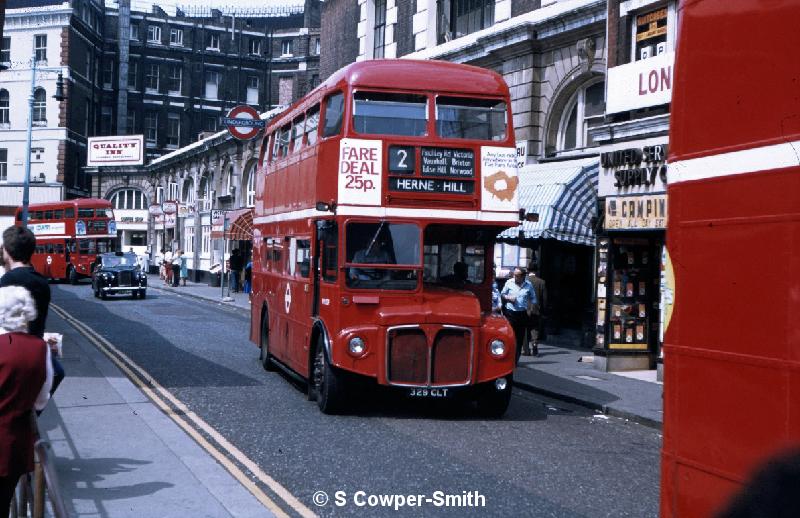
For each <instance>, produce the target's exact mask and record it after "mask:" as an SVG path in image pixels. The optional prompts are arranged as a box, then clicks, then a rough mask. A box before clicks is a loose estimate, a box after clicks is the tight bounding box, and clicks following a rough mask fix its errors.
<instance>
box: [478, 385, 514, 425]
mask: <svg viewBox="0 0 800 518" xmlns="http://www.w3.org/2000/svg"><path fill="white" fill-rule="evenodd" d="M506 383H507V385H506V388H505V390H497V389H496V388H495V387H487V388H486V392H485V393H483V394H482V395H480V396H478V398H477V399H476V400H475V404H476V406H477V407H478V415H480V416H481V417H486V418H490V419H499V418H501V417H503V414H505V413H506V410H508V404H509V403H510V402H511V387H512V386H513V382H512V380H511V376H507V377H506Z"/></svg>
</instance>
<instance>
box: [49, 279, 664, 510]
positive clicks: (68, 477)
mask: <svg viewBox="0 0 800 518" xmlns="http://www.w3.org/2000/svg"><path fill="white" fill-rule="evenodd" d="M149 290H164V291H169V292H172V293H174V294H176V295H179V296H185V297H192V298H196V299H201V300H204V301H206V302H211V303H216V304H219V305H221V306H225V307H227V308H228V309H229V310H230V311H235V312H239V311H243V312H247V311H249V309H250V301H249V296H248V295H247V294H244V293H230V294H229V293H228V291H227V289H225V291H224V292H223V290H222V289H221V288H220V287H211V286H208V285H207V284H202V283H192V282H188V283H187V285H186V286H179V287H167V286H164V285H163V283H162V281H161V280H160V279H159V278H158V276H157V275H150V277H149ZM48 331H52V332H57V333H62V334H63V335H64V341H63V350H64V355H63V358H62V362H63V364H64V366H65V369H66V370H67V372H68V376H67V377H66V378H65V380H64V382H63V383H62V385H61V386H60V387H59V389H58V392H57V393H56V395H55V397H54V398H53V400H52V401H51V402H50V404H49V405H48V406H47V408H46V409H45V411H44V412H43V413H42V415H41V416H40V418H39V427H40V431H41V433H42V435H43V437H45V438H46V439H47V440H48V441H49V442H50V443H51V445H52V447H53V453H54V456H55V464H56V468H57V473H58V477H59V486H60V487H61V490H62V493H63V495H64V500H65V502H66V504H67V508H68V511H69V513H70V516H74V517H114V518H117V517H123V518H127V517H130V518H134V517H137V518H138V517H141V516H159V517H172V516H175V517H183V516H193V517H205V516H208V517H261V516H264V517H269V516H274V515H273V514H272V512H270V510H268V508H267V507H265V506H264V505H263V504H262V502H261V501H260V500H259V499H258V498H257V497H256V496H254V493H253V492H251V491H249V490H248V489H247V488H246V487H245V485H243V484H242V483H240V481H239V480H237V478H236V477H234V475H232V474H231V473H230V472H229V471H228V470H226V469H225V468H224V467H223V466H222V465H221V464H220V462H218V460H217V459H216V458H215V457H214V456H212V454H211V453H209V452H208V451H207V450H206V449H204V448H202V447H201V446H200V445H199V444H198V442H196V440H195V439H193V438H192V437H191V436H190V435H189V434H187V433H186V432H185V431H184V430H183V429H182V428H181V427H180V426H179V425H178V424H177V422H176V419H174V417H171V416H170V415H168V413H169V411H167V413H165V412H164V411H162V410H161V409H160V408H159V407H158V406H157V405H156V404H154V403H153V402H151V400H150V399H149V398H148V397H147V396H146V395H145V393H144V391H146V390H148V387H147V386H143V385H137V384H134V383H133V382H132V381H131V380H130V379H129V377H128V376H126V375H125V374H124V373H123V372H122V371H121V370H120V367H119V366H118V365H117V364H115V363H114V362H112V361H111V360H110V359H109V357H108V356H107V355H106V354H104V353H103V352H101V351H100V350H99V349H98V347H97V346H96V345H94V344H92V343H91V342H90V340H88V339H87V338H86V337H84V336H83V335H82V334H80V333H79V332H78V331H77V330H76V329H75V328H74V327H73V326H72V325H70V323H68V322H67V321H66V320H65V319H64V318H62V316H61V315H60V314H59V313H58V312H57V311H51V313H50V315H49V318H48ZM559 338H561V339H560V340H559ZM568 338H569V337H564V336H561V337H553V340H551V341H550V342H548V343H543V344H540V346H539V356H537V357H529V356H523V357H522V359H521V361H520V366H519V367H518V368H517V369H516V371H515V373H514V383H515V386H516V387H517V388H518V389H520V390H525V391H530V392H534V393H538V394H542V395H545V396H548V397H551V398H554V399H559V400H563V401H566V402H569V403H573V404H579V405H583V406H586V407H589V408H591V409H594V410H596V411H598V412H602V413H605V414H608V415H613V416H617V417H622V418H625V419H629V420H631V421H635V422H637V423H640V424H643V425H646V426H649V427H654V428H659V429H660V428H661V423H662V421H663V416H662V386H661V384H659V383H656V382H655V379H654V378H655V371H639V372H633V373H623V375H620V374H617V373H613V374H612V373H606V372H601V371H598V370H596V369H594V368H593V365H592V363H591V362H587V361H585V360H587V359H591V357H592V355H591V352H590V351H587V350H585V349H580V348H579V347H576V346H572V345H570V340H569V339H568ZM556 344H558V345H556ZM582 360H583V361H582Z"/></svg>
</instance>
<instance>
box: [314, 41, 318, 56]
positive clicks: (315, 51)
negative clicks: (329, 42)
mask: <svg viewBox="0 0 800 518" xmlns="http://www.w3.org/2000/svg"><path fill="white" fill-rule="evenodd" d="M313 49H314V54H315V55H317V56H319V38H314V45H313Z"/></svg>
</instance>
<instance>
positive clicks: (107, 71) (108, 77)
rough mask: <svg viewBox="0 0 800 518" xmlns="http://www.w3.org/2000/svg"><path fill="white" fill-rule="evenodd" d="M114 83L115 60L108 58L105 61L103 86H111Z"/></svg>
mask: <svg viewBox="0 0 800 518" xmlns="http://www.w3.org/2000/svg"><path fill="white" fill-rule="evenodd" d="M113 84H114V60H113V59H111V58H106V60H105V61H103V86H105V87H106V88H111V86H112V85H113Z"/></svg>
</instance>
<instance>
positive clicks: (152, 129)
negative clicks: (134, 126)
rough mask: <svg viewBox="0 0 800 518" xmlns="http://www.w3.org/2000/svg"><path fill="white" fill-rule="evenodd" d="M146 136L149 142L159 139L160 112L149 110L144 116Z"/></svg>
mask: <svg viewBox="0 0 800 518" xmlns="http://www.w3.org/2000/svg"><path fill="white" fill-rule="evenodd" d="M144 138H145V140H147V143H148V144H155V143H156V142H157V141H158V113H157V112H148V113H147V115H145V117H144Z"/></svg>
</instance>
